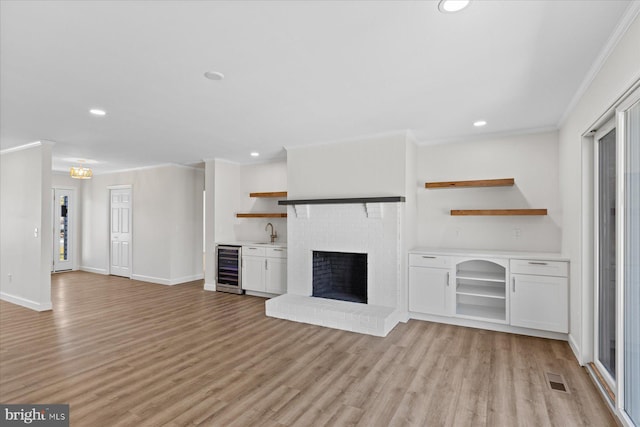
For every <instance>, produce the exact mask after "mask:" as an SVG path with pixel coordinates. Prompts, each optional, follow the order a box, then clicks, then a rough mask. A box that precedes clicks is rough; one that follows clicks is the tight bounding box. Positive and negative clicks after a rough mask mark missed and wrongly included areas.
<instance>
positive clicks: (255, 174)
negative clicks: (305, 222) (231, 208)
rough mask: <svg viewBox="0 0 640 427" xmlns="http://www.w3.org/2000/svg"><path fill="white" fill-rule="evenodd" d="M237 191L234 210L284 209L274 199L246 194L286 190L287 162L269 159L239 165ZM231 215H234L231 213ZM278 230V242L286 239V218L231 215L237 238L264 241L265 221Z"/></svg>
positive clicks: (266, 233)
mask: <svg viewBox="0 0 640 427" xmlns="http://www.w3.org/2000/svg"><path fill="white" fill-rule="evenodd" d="M239 173H240V178H241V179H240V183H241V184H240V185H241V187H240V193H239V198H238V208H237V212H283V213H285V212H287V208H286V206H279V205H278V200H280V199H278V198H271V197H267V198H251V197H249V193H260V192H271V191H287V186H288V183H287V162H285V161H279V162H271V163H261V164H256V165H244V166H240V167H239ZM234 218H235V216H234ZM269 222H270V223H272V224H273V226H274V228H275V230H276V232H277V233H278V239H277V241H278V242H286V241H287V219H286V218H235V224H234V231H235V237H236V239H237V240H240V241H250V242H268V241H269V232H267V231H265V227H266V225H267V223H269Z"/></svg>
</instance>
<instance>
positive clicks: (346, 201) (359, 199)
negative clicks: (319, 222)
mask: <svg viewBox="0 0 640 427" xmlns="http://www.w3.org/2000/svg"><path fill="white" fill-rule="evenodd" d="M404 201H405V197H404V196H391V197H349V198H345V199H300V200H280V201H278V204H279V205H284V206H287V205H335V204H354V203H399V202H404Z"/></svg>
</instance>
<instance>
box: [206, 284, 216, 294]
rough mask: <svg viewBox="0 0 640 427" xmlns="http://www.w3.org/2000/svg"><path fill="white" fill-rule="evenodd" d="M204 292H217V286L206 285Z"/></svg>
mask: <svg viewBox="0 0 640 427" xmlns="http://www.w3.org/2000/svg"><path fill="white" fill-rule="evenodd" d="M204 290H205V291H214V292H215V290H216V284H215V283H205V284H204Z"/></svg>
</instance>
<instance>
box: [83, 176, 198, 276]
mask: <svg viewBox="0 0 640 427" xmlns="http://www.w3.org/2000/svg"><path fill="white" fill-rule="evenodd" d="M113 185H132V187H133V189H132V196H133V217H132V232H133V234H132V242H133V243H132V245H133V255H132V258H133V260H132V267H133V268H132V278H133V279H137V280H146V281H151V282H154V283H162V284H176V283H182V282H186V281H190V280H196V279H198V278H202V232H203V231H202V191H203V190H204V175H203V171H202V170H198V169H193V168H187V167H182V166H173V165H170V166H159V167H155V168H146V169H138V170H131V171H125V172H119V173H113V174H105V175H97V176H94V177H93V179H91V180H89V181H87V182H86V183H85V184H83V191H82V203H83V212H84V220H83V222H82V248H83V251H82V266H81V268H82V269H84V270H87V271H93V272H97V273H102V274H107V273H108V271H109V270H108V269H109V267H108V265H109V188H108V187H109V186H113Z"/></svg>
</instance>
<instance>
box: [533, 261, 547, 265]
mask: <svg viewBox="0 0 640 427" xmlns="http://www.w3.org/2000/svg"><path fill="white" fill-rule="evenodd" d="M529 264H532V265H547V263H546V262H533V261H529Z"/></svg>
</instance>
